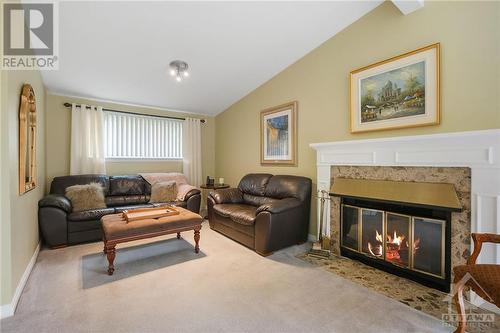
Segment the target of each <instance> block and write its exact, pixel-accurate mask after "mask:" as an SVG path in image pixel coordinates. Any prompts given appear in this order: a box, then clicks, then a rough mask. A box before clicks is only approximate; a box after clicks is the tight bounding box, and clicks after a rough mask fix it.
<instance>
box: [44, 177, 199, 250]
mask: <svg viewBox="0 0 500 333" xmlns="http://www.w3.org/2000/svg"><path fill="white" fill-rule="evenodd" d="M90 183H99V184H101V185H102V186H103V188H104V195H105V197H106V198H105V199H106V206H107V207H106V208H100V209H92V210H87V211H82V212H73V211H72V205H71V201H70V200H69V199H68V198H67V197H66V196H65V192H66V188H67V187H69V186H72V185H84V184H90ZM150 195H151V185H150V184H149V183H148V182H147V181H146V180H144V178H142V177H141V176H140V175H126V176H106V175H75V176H63V177H55V178H54V179H53V180H52V184H51V186H50V194H49V195H47V196H45V197H44V198H42V199H41V200H40V201H39V202H38V224H39V226H40V232H41V234H42V238H43V240H44V242H45V244H47V245H48V246H50V247H59V246H64V245H68V244H77V243H83V242H89V241H98V240H101V239H102V227H101V221H100V220H101V217H103V216H104V215H108V214H114V213H121V212H123V211H124V210H126V209H134V208H146V207H157V206H160V205H163V204H165V203H149V199H150ZM200 199H201V194H200V190H198V189H192V190H190V191H189V192H188V193H187V194H186V195H185V196H184V201H174V202H168V204H170V205H175V206H180V207H184V208H186V209H188V210H190V211H192V212H195V213H199V211H200Z"/></svg>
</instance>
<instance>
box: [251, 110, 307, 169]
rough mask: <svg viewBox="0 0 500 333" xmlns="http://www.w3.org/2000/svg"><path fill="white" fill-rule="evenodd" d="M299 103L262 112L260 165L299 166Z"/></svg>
mask: <svg viewBox="0 0 500 333" xmlns="http://www.w3.org/2000/svg"><path fill="white" fill-rule="evenodd" d="M297 110H298V102H297V101H293V102H289V103H285V104H281V105H278V106H275V107H272V108H268V109H265V110H263V111H261V112H260V164H261V165H283V166H296V165H297Z"/></svg>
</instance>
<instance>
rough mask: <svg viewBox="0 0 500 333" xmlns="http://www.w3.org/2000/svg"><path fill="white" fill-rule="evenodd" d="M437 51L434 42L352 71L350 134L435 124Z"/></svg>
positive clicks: (437, 117) (438, 115) (437, 111)
mask: <svg viewBox="0 0 500 333" xmlns="http://www.w3.org/2000/svg"><path fill="white" fill-rule="evenodd" d="M440 53H441V47H440V44H439V43H436V44H432V45H428V46H425V47H422V48H419V49H417V50H414V51H411V52H407V53H404V54H401V55H398V56H396V57H392V58H390V59H386V60H383V61H379V62H376V63H374V64H371V65H368V66H365V67H362V68H359V69H356V70H354V71H352V72H351V73H350V84H349V113H350V131H351V133H362V132H372V131H382V130H392V129H401V128H411V127H420V126H430V125H438V124H439V123H440V121H441V108H440V102H441V101H440V57H441V55H440Z"/></svg>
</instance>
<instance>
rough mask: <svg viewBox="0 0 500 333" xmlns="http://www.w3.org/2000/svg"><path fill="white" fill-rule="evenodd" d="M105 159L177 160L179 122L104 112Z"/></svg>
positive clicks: (179, 135) (180, 140)
mask: <svg viewBox="0 0 500 333" xmlns="http://www.w3.org/2000/svg"><path fill="white" fill-rule="evenodd" d="M104 144H105V157H106V158H111V159H113V158H126V159H181V158H182V120H176V119H168V118H160V117H154V116H142V115H135V114H125V113H118V112H110V111H106V112H104Z"/></svg>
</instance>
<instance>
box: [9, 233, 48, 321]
mask: <svg viewBox="0 0 500 333" xmlns="http://www.w3.org/2000/svg"><path fill="white" fill-rule="evenodd" d="M38 253H40V242H38V245H37V246H36V248H35V252H34V253H33V255H32V256H31V259H30V261H29V263H28V266H26V269H25V270H24V273H23V276H21V280H20V281H19V283H18V284H17V288H16V291H15V292H14V296H13V297H12V301H11V302H10V304H5V305H2V306H1V307H0V319H3V318H7V317H11V316H13V315H14V313H15V312H16V308H17V303H19V299H20V298H21V294H22V293H23V290H24V287H25V286H26V282H28V278H29V277H30V274H31V271H32V270H33V267H34V266H35V263H36V259H37V258H38Z"/></svg>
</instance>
